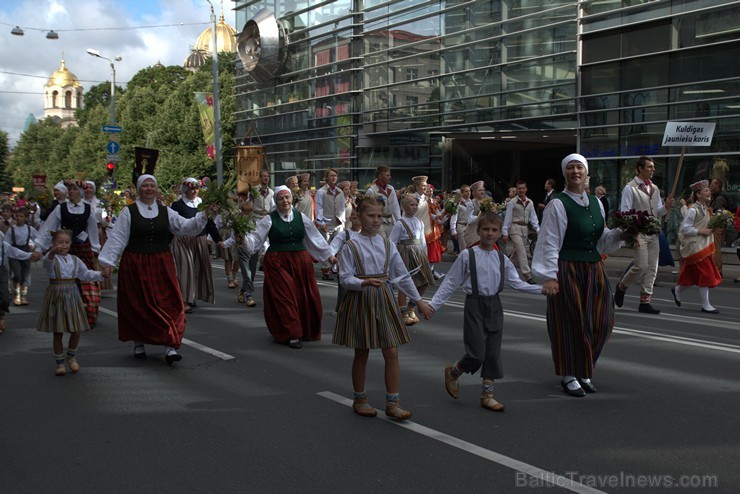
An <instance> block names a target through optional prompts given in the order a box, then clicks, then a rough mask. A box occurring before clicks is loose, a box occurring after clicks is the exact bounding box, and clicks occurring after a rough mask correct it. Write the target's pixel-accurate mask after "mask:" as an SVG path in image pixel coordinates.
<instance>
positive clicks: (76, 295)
mask: <svg viewBox="0 0 740 494" xmlns="http://www.w3.org/2000/svg"><path fill="white" fill-rule="evenodd" d="M89 329H90V325H89V324H88V322H87V315H86V313H85V305H84V304H83V302H82V297H81V296H80V291H79V289H78V288H77V284H76V283H75V280H74V279H73V278H69V279H68V278H58V279H54V278H52V279H50V280H49V286H48V287H46V293H44V303H43V304H42V307H41V314H40V315H39V322H38V325H37V326H36V330H37V331H40V332H42V333H79V332H80V331H88V330H89Z"/></svg>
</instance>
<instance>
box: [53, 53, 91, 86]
mask: <svg viewBox="0 0 740 494" xmlns="http://www.w3.org/2000/svg"><path fill="white" fill-rule="evenodd" d="M46 85H47V86H59V87H70V86H71V87H82V85H81V84H80V81H79V79H77V76H76V75H74V74H73V73H72V72H70V71H69V69H68V68H67V67H66V66H65V65H64V58H62V65H60V66H59V68H58V69H57V70H55V71H54V73H53V74H51V77H49V80H48V81H47V82H46Z"/></svg>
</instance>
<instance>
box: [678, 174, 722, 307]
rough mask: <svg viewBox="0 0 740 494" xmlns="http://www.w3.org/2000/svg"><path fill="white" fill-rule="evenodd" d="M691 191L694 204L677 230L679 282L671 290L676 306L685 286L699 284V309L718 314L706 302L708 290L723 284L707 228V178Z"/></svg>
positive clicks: (711, 237) (712, 239)
mask: <svg viewBox="0 0 740 494" xmlns="http://www.w3.org/2000/svg"><path fill="white" fill-rule="evenodd" d="M691 190H692V193H691V198H692V200H693V204H692V205H691V207H690V208H689V209H688V210H687V211H686V215H685V216H684V218H683V222H682V223H681V230H680V231H679V233H678V238H679V240H680V242H681V245H680V249H681V257H682V259H681V272H680V273H679V274H678V281H677V283H678V284H677V285H676V286H675V287H673V288H671V293H673V300H674V301H675V302H676V305H678V306H679V307H681V294H682V293H683V292H684V291H685V290H686V289H687V288H688V287H690V286H692V285H696V286H698V287H699V296H700V298H701V311H702V312H707V313H710V314H719V311H718V310H717V309H715V308H714V307H712V304H710V303H709V289H710V288H714V287H715V286H717V285H719V284H720V283H722V275H721V274H719V271H718V270H717V266H716V265H715V264H714V261H713V259H712V257H713V255H714V235H713V234H712V230H711V229H710V228H708V225H709V219H710V218H711V217H712V215H711V213H710V212H709V209H708V206H709V202H710V201H711V200H712V191H711V189H710V188H709V182H708V181H707V180H702V181H700V182H696V183H694V184H691Z"/></svg>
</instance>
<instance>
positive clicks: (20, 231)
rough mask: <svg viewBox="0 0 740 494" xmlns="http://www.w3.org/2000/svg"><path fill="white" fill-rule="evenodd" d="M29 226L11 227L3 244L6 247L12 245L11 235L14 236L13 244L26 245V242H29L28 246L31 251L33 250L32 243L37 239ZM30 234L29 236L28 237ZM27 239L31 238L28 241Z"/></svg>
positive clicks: (34, 230)
mask: <svg viewBox="0 0 740 494" xmlns="http://www.w3.org/2000/svg"><path fill="white" fill-rule="evenodd" d="M29 226H30V225H27V224H26V225H23V226H18V225H13V226H11V227H10V228H9V229H8V232H7V233H6V234H5V243H6V244H8V245H12V242H13V234H15V243H16V244H17V245H26V242H27V241H29V240H30V244H29V245H30V246H31V250H33V247H34V245H33V243H34V242H35V241H36V237H38V234H39V233H38V232H37V231H36V229H35V228H34V227H32V226H31V227H30V229H29ZM29 232H30V235H29ZM28 237H31V238H30V239H29V238H28Z"/></svg>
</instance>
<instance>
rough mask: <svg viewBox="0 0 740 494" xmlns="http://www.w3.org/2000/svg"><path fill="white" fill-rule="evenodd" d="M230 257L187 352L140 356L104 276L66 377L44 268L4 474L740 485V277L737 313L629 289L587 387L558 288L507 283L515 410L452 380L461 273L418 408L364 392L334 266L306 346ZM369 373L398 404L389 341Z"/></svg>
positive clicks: (227, 488)
mask: <svg viewBox="0 0 740 494" xmlns="http://www.w3.org/2000/svg"><path fill="white" fill-rule="evenodd" d="M448 266H449V265H448V264H444V263H443V265H442V266H441V269H440V271H443V272H444V271H446V269H447V268H448ZM215 272H216V282H217V291H218V293H217V303H216V305H214V306H211V305H206V304H200V305H199V307H198V308H196V310H195V312H194V313H193V314H192V315H191V316H189V320H188V329H187V332H186V338H187V342H186V344H185V345H184V346H183V348H182V352H181V353H182V354H183V360H182V361H181V362H179V363H178V364H175V365H174V366H173V367H168V366H167V365H166V364H165V363H164V360H163V355H164V354H163V352H162V351H161V350H160V349H157V348H155V347H148V349H147V350H148V353H149V358H148V359H146V360H143V361H141V360H136V359H134V358H133V354H132V345H131V344H129V343H121V342H119V341H118V339H117V329H116V328H117V320H116V303H115V292H104V297H103V304H102V305H103V313H102V314H101V316H100V319H99V322H98V325H97V327H96V328H95V329H94V330H93V331H92V332H89V333H86V334H84V336H83V338H82V344H81V346H80V350H79V353H78V360H79V362H80V364H81V366H82V370H81V371H80V372H79V373H78V374H74V375H72V374H68V375H67V376H65V377H56V376H54V359H53V352H52V349H51V336H50V335H48V334H42V333H37V332H36V331H35V325H36V319H37V312H36V310H37V308H38V307H39V305H40V303H41V300H42V296H43V290H44V288H45V286H46V285H45V280H44V279H43V277H42V272H41V270H40V268H39V266H38V265H36V266H35V267H34V276H35V284H34V285H33V286H32V289H31V305H30V306H28V307H22V308H13V309H12V313H11V314H10V315H9V316H8V323H9V329H8V330H7V331H6V332H5V333H3V334H2V335H0V375H1V376H2V378H0V448H1V449H0V451H1V453H0V491H2V492H4V493H26V492H28V493H37V492H38V493H40V492H81V493H87V492H90V493H119V492H120V493H128V492H143V493H149V492H152V493H154V492H157V493H169V492H186V493H188V492H198V493H200V492H250V493H251V492H307V493H313V492H342V493H344V492H348V493H354V492H358V493H360V492H398V493H402V492H424V493H436V492H481V493H482V492H496V493H507V492H521V491H523V490H527V489H537V490H540V489H544V490H547V491H548V492H573V491H575V492H597V491H602V492H634V491H641V492H674V491H676V492H677V491H686V490H693V491H695V492H733V493H734V492H738V490H740V473H739V472H738V469H737V465H739V464H740V427H738V426H739V425H740V424H739V423H738V416H739V415H738V410H740V380H739V379H738V378H739V377H740V372H738V370H739V369H740V365H738V364H739V363H740V304H739V303H738V302H739V301H740V297H738V295H739V294H740V288H738V287H737V285H735V286H729V287H727V286H723V287H719V288H717V289H715V290H713V293H712V302H713V303H714V305H715V306H716V307H717V308H718V309H719V310H720V314H719V315H707V314H702V313H700V312H699V305H698V293H697V292H696V291H694V292H689V293H688V294H687V295H686V296H685V300H684V303H683V307H682V308H677V307H676V306H675V305H674V304H673V301H672V298H671V295H670V292H669V285H667V284H664V285H663V286H662V287H659V288H657V289H656V294H655V298H654V305H656V306H657V307H658V308H660V309H661V310H662V311H663V312H662V314H660V315H658V316H649V315H643V314H639V313H638V312H637V311H636V308H637V302H638V300H637V297H635V296H634V294H630V293H629V292H628V295H627V299H626V302H625V306H624V308H622V309H618V311H617V327H616V329H615V331H614V334H613V336H612V338H611V340H610V341H609V342H608V343H607V346H606V349H605V351H604V353H603V354H602V358H601V360H600V361H599V364H598V366H597V368H596V372H595V376H594V383H595V384H596V385H597V387H598V390H599V392H598V393H597V394H594V395H588V396H587V397H585V398H572V397H568V396H566V395H565V394H564V393H563V392H562V390H561V388H560V385H559V381H558V378H557V377H556V376H555V375H554V373H553V369H552V363H551V359H550V353H549V343H548V339H547V331H546V328H545V322H544V308H545V300H544V297H541V296H534V295H526V294H520V293H518V292H514V291H511V290H506V291H505V292H504V293H503V295H502V298H503V304H504V308H505V311H506V317H505V336H504V344H503V357H504V370H505V374H506V377H505V378H504V379H503V380H501V381H499V382H497V384H496V397H497V399H498V400H499V401H501V402H503V403H505V404H506V407H507V408H506V411H505V412H504V413H493V412H489V411H487V410H484V409H483V408H481V407H480V405H479V402H478V396H479V392H480V380H479V377H478V376H467V375H466V376H463V378H462V386H461V397H460V399H459V400H453V399H451V398H450V397H449V396H448V395H447V393H446V392H445V390H444V384H443V367H444V365H445V363H447V362H452V361H454V360H455V359H456V358H457V357H459V356H460V354H461V352H462V350H463V347H462V331H461V326H462V300H463V294H462V292H459V293H458V294H456V297H455V298H454V299H453V300H452V301H451V302H450V303H448V304H447V306H445V307H444V308H442V309H440V311H439V312H438V313H437V315H436V316H435V318H434V319H433V320H432V321H424V322H422V323H420V324H418V325H416V326H414V327H413V328H411V332H412V338H413V341H412V343H411V344H409V345H405V346H403V347H401V349H400V361H401V401H402V403H403V405H404V407H406V408H408V409H409V410H411V411H412V412H413V414H414V416H413V418H412V419H411V420H410V421H408V422H406V423H405V424H403V425H399V424H398V423H394V422H392V421H390V420H387V419H386V418H385V417H384V416H383V414H382V413H381V414H379V416H378V418H375V419H368V418H362V417H359V416H357V415H355V414H353V413H352V411H351V408H349V407H348V404H349V403H350V402H349V400H350V399H351V395H352V387H351V382H350V365H351V361H352V351H351V350H348V349H345V348H340V347H337V346H335V345H332V344H331V334H332V331H333V324H334V317H332V315H331V314H330V311H331V309H332V308H333V306H334V301H335V297H336V284H335V283H329V282H319V283H320V289H321V294H322V298H323V301H324V321H323V340H322V341H321V342H313V343H306V344H305V345H304V348H303V349H301V350H293V349H289V348H287V347H285V346H281V345H278V344H276V343H274V342H273V341H272V340H271V338H270V336H269V333H268V332H267V330H266V328H265V325H264V319H263V315H262V304H261V302H262V300H261V290H260V293H258V294H257V295H258V296H257V300H258V302H259V305H258V306H257V307H256V308H254V309H248V308H246V307H244V306H240V305H239V304H237V302H236V293H235V290H229V289H227V288H226V283H225V277H224V275H223V269H222V267H221V263H220V261H216V267H215ZM261 280H262V277H261V274H260V275H258V280H257V281H258V285H259V286H260V287H261ZM428 295H429V294H428ZM142 324H146V321H142ZM367 391H368V394H369V397H370V403H371V404H372V405H374V406H375V407H377V408H378V409H382V408H383V403H384V386H383V361H382V356H381V355H380V353H379V352H373V353H371V357H370V363H369V367H368V383H367ZM548 482H549V483H548Z"/></svg>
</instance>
